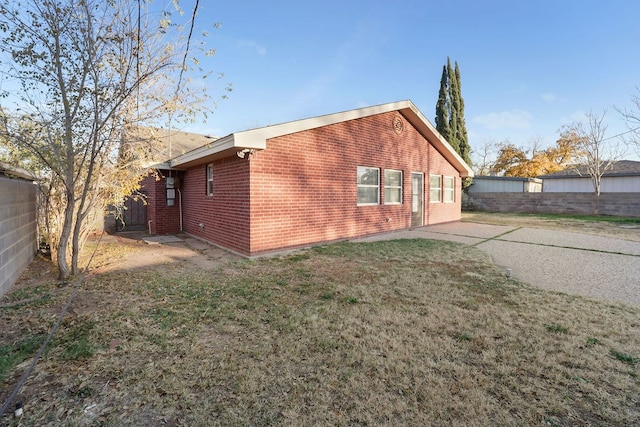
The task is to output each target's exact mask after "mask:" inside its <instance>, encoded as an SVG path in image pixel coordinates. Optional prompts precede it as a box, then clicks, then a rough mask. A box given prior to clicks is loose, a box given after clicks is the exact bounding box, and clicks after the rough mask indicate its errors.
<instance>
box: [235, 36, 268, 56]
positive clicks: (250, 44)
mask: <svg viewBox="0 0 640 427" xmlns="http://www.w3.org/2000/svg"><path fill="white" fill-rule="evenodd" d="M237 45H238V47H239V48H241V49H250V50H255V52H256V53H257V54H258V55H260V56H265V55H266V54H267V48H266V47H264V46H262V45H261V44H259V43H258V42H256V41H254V40H240V41H239V42H238V43H237Z"/></svg>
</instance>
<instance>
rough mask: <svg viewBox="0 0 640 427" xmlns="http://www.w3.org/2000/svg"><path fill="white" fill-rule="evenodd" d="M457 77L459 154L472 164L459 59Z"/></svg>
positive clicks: (456, 69)
mask: <svg viewBox="0 0 640 427" xmlns="http://www.w3.org/2000/svg"><path fill="white" fill-rule="evenodd" d="M455 78H456V91H457V94H456V100H457V102H458V111H457V113H458V125H457V131H458V135H457V137H456V139H457V142H458V154H460V156H461V157H462V159H463V160H464V161H465V162H467V164H468V165H470V164H471V146H470V145H469V136H468V134H467V125H466V123H465V120H464V99H463V98H462V83H461V81H460V67H458V61H456V68H455Z"/></svg>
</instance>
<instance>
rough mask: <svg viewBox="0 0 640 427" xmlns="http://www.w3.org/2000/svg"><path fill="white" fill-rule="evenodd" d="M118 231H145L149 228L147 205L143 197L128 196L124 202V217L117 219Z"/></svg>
mask: <svg viewBox="0 0 640 427" xmlns="http://www.w3.org/2000/svg"><path fill="white" fill-rule="evenodd" d="M116 227H117V228H116V230H117V231H145V230H146V229H147V205H146V204H145V202H144V201H143V200H142V198H137V200H134V199H133V198H131V197H130V198H128V199H127V200H126V201H125V202H124V210H123V212H122V218H118V220H117V221H116Z"/></svg>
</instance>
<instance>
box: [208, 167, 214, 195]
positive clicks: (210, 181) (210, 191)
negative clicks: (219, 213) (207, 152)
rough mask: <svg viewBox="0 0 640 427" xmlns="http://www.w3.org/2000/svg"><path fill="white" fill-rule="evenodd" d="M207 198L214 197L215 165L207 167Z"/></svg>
mask: <svg viewBox="0 0 640 427" xmlns="http://www.w3.org/2000/svg"><path fill="white" fill-rule="evenodd" d="M207 196H213V165H207Z"/></svg>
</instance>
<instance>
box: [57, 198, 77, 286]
mask: <svg viewBox="0 0 640 427" xmlns="http://www.w3.org/2000/svg"><path fill="white" fill-rule="evenodd" d="M73 199H74V197H73V194H69V192H67V206H66V208H65V211H64V223H63V224H62V231H61V233H60V241H59V242H58V251H57V252H58V253H57V255H56V261H57V263H58V279H59V280H66V279H68V278H69V276H70V275H71V270H70V269H69V263H68V262H67V249H68V247H69V237H71V229H72V228H73V210H74V209H73V207H74V203H73V202H74V200H73Z"/></svg>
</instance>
